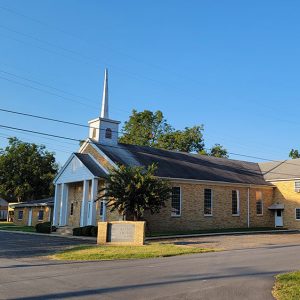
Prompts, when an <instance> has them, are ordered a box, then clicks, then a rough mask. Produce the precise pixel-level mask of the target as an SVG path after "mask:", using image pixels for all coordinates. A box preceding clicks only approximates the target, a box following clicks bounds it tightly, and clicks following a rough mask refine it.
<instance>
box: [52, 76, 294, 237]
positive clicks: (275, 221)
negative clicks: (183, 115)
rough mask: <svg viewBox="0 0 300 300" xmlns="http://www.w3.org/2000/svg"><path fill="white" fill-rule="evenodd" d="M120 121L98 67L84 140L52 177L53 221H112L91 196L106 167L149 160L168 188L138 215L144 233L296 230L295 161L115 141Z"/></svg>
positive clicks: (99, 186) (68, 224)
mask: <svg viewBox="0 0 300 300" xmlns="http://www.w3.org/2000/svg"><path fill="white" fill-rule="evenodd" d="M119 125H120V122H119V121H116V120H113V119H111V118H110V115H109V98H108V73H107V70H105V75H104V87H103V97H102V109H101V114H100V116H99V117H97V118H95V119H93V120H91V121H89V132H88V138H87V139H86V140H85V142H84V143H83V144H82V146H81V147H80V149H79V150H78V152H76V153H72V154H71V155H70V157H69V159H68V160H67V162H66V163H65V165H64V166H63V167H62V168H61V170H60V172H59V173H58V175H57V176H56V178H55V180H54V184H55V198H54V209H53V225H55V226H58V227H68V228H69V227H79V226H86V225H96V224H97V222H98V221H105V220H120V219H121V216H119V215H118V213H116V212H114V213H111V212H110V211H109V209H107V208H106V203H105V200H102V201H97V202H95V200H96V199H97V196H98V190H99V189H102V188H103V187H106V183H105V181H106V177H107V175H108V174H109V172H110V170H111V169H113V168H118V166H119V165H126V166H148V165H150V164H152V163H156V164H157V166H158V169H157V172H156V176H157V177H159V178H162V179H164V180H167V181H169V182H170V184H171V186H172V195H171V199H170V201H168V203H166V207H165V208H163V209H162V210H161V211H160V213H158V214H154V215H148V214H146V215H145V216H144V217H145V219H146V221H147V223H148V228H149V229H150V230H151V231H152V232H170V231H172V232H174V231H177V232H180V231H182V232H183V231H191V230H202V229H206V230H207V229H216V228H250V227H285V228H291V229H293V228H297V229H300V159H295V160H288V161H274V162H267V163H253V162H247V161H240V160H232V159H225V158H215V157H209V156H204V155H198V154H192V153H183V152H177V151H169V150H162V149H155V148H152V147H144V146H137V145H129V144H122V143H119V142H118V132H119Z"/></svg>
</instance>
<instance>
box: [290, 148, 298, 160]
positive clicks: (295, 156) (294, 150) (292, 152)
mask: <svg viewBox="0 0 300 300" xmlns="http://www.w3.org/2000/svg"><path fill="white" fill-rule="evenodd" d="M289 157H290V158H292V159H296V158H300V153H299V151H298V150H296V149H292V150H291V151H290V154H289Z"/></svg>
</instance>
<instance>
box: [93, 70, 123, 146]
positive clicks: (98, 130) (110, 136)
mask: <svg viewBox="0 0 300 300" xmlns="http://www.w3.org/2000/svg"><path fill="white" fill-rule="evenodd" d="M119 124H120V122H119V121H115V120H111V119H110V118H109V115H108V71H107V69H105V72H104V85H103V95H102V107H101V114H100V117H98V118H97V119H93V120H91V121H89V126H90V128H89V138H90V139H93V140H94V141H97V142H98V143H100V144H104V145H117V144H118V132H119Z"/></svg>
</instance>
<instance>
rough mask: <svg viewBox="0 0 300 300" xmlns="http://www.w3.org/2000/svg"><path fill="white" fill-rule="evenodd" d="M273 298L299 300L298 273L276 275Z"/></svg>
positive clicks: (299, 277)
mask: <svg viewBox="0 0 300 300" xmlns="http://www.w3.org/2000/svg"><path fill="white" fill-rule="evenodd" d="M273 296H274V297H275V298H276V299H277V300H299V299H300V271H298V272H292V273H286V274H279V275H277V276H276V282H275V286H274V289H273Z"/></svg>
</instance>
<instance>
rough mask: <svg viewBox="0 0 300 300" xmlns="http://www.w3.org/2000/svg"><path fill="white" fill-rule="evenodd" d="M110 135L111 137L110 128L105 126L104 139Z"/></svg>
mask: <svg viewBox="0 0 300 300" xmlns="http://www.w3.org/2000/svg"><path fill="white" fill-rule="evenodd" d="M111 137H112V131H111V129H110V128H106V130H105V138H106V139H111Z"/></svg>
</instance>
